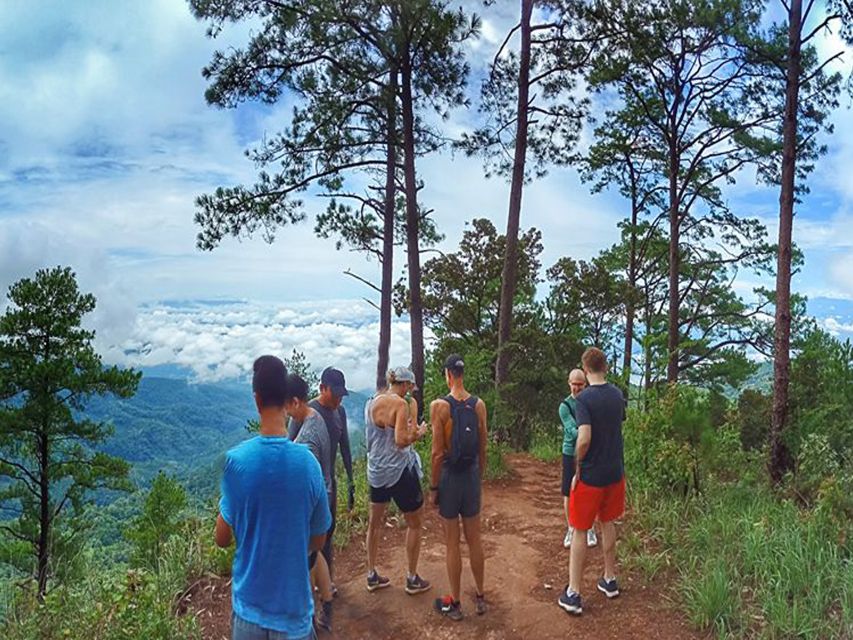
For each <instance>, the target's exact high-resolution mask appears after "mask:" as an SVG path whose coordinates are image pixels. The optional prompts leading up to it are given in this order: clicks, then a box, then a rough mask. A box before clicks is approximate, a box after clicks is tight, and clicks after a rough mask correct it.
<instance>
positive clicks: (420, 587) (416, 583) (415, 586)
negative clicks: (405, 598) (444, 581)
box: [406, 574, 432, 596]
mask: <svg viewBox="0 0 853 640" xmlns="http://www.w3.org/2000/svg"><path fill="white" fill-rule="evenodd" d="M431 588H432V585H431V584H430V583H429V582H427V581H426V580H424V579H423V578H421V577H420V576H419V575H418V574H415V575H414V576H412V577H411V578H406V593H408V594H409V595H410V596H414V595H417V594H418V593H423V592H424V591H429V590H430V589H431Z"/></svg>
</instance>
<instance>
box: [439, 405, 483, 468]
mask: <svg viewBox="0 0 853 640" xmlns="http://www.w3.org/2000/svg"><path fill="white" fill-rule="evenodd" d="M444 399H445V400H447V402H448V404H450V417H451V418H452V419H453V431H452V433H451V435H450V448H449V450H448V452H447V457H446V458H445V462H446V464H447V465H448V466H449V467H450V468H452V469H467V468H468V467H470V466H471V465H473V464H474V463H475V462H477V457H478V456H479V455H480V420H479V419H478V418H477V411H476V407H477V402H478V400H477V397H476V396H471V397H469V398H468V399H467V400H457V399H456V398H454V397H453V396H452V395H449V394H448V395H447V396H445V398H444Z"/></svg>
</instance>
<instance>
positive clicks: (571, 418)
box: [560, 396, 578, 456]
mask: <svg viewBox="0 0 853 640" xmlns="http://www.w3.org/2000/svg"><path fill="white" fill-rule="evenodd" d="M567 405H568V406H567ZM570 407H571V408H570ZM576 410H577V400H575V399H574V398H573V397H572V396H568V397H567V398H566V399H565V400H563V401H562V402H561V403H560V421H561V422H562V423H563V454H564V455H567V456H573V455H575V444H576V443H577V441H578V423H577V421H576V420H575V413H576Z"/></svg>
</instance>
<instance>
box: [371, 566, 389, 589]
mask: <svg viewBox="0 0 853 640" xmlns="http://www.w3.org/2000/svg"><path fill="white" fill-rule="evenodd" d="M390 586H391V581H390V580H389V579H388V578H386V577H385V576H380V575H379V574H378V573H376V572H375V571H374V572H373V573H371V574H369V575H368V576H367V590H368V591H376V590H377V589H384V588H385V587H390Z"/></svg>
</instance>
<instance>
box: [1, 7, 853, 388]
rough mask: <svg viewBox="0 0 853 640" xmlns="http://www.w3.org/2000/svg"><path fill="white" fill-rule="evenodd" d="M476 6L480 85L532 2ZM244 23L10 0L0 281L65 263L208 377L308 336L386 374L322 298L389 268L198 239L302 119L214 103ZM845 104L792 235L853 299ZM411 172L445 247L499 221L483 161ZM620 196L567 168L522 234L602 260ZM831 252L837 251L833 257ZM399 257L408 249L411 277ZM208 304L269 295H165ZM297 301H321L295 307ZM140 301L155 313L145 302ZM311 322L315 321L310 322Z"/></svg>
mask: <svg viewBox="0 0 853 640" xmlns="http://www.w3.org/2000/svg"><path fill="white" fill-rule="evenodd" d="M464 4H465V6H466V8H467V9H469V10H471V9H473V10H476V11H477V12H478V13H480V14H481V15H482V16H483V17H484V22H483V29H482V36H481V38H480V39H479V41H478V42H477V44H476V45H475V46H472V47H471V49H470V51H471V66H472V70H473V75H472V78H471V81H470V89H469V95H470V96H472V97H474V98H475V97H476V96H477V95H478V93H479V85H478V80H477V74H478V73H482V70H483V69H485V67H486V65H487V64H488V63H489V62H490V60H491V58H492V56H493V55H494V50H495V47H496V46H497V45H498V43H500V42H502V41H503V38H504V35H505V34H506V33H507V31H508V29H509V28H510V27H511V26H512V24H514V23H515V21H516V20H517V19H518V16H517V11H518V6H517V5H516V4H510V3H505V2H498V3H495V4H494V5H492V6H491V7H489V8H483V7H482V5H481V3H480V2H479V1H476V0H466V2H465V3H464ZM250 28H251V25H236V26H233V25H229V26H228V27H227V28H226V31H225V33H224V34H223V36H222V38H221V39H220V40H217V41H213V42H211V41H210V40H208V39H206V38H205V36H204V30H205V26H204V25H203V24H201V23H199V22H197V21H196V20H195V19H194V18H193V17H192V16H191V15H190V13H189V10H188V7H187V4H186V2H183V1H180V0H178V1H175V0H151V1H150V2H144V3H137V4H127V3H115V2H112V1H110V0H92V1H91V2H86V3H82V2H79V3H61V4H57V3H50V4H44V3H31V2H25V1H23V0H14V1H10V2H3V3H0V43H2V51H3V55H2V56H0V122H3V127H2V131H0V211H2V213H0V252H2V253H0V285H2V286H4V287H6V286H8V285H9V284H10V283H11V282H13V281H14V280H15V279H17V278H19V277H23V276H26V275H31V274H32V272H33V271H34V270H35V269H36V268H38V267H43V266H52V265H55V264H69V265H71V266H73V267H74V269H75V270H76V271H77V273H78V275H79V278H80V284H81V288H83V289H84V290H87V291H93V292H94V293H95V294H96V295H97V297H98V310H97V312H96V314H95V316H94V317H93V318H92V323H93V326H95V327H96V329H97V330H98V332H99V341H100V343H101V344H104V345H123V346H128V345H130V346H129V347H128V348H132V347H133V345H134V344H135V345H137V346H138V345H139V344H142V343H150V348H149V350H148V351H147V352H146V353H147V355H146V356H145V358H147V359H148V360H149V361H150V362H161V363H168V362H177V363H179V364H180V363H183V364H187V365H188V366H196V365H194V364H193V363H195V362H199V363H204V365H198V366H199V369H198V371H199V375H212V374H210V371H214V372H216V373H215V375H230V374H231V373H232V372H233V371H242V370H245V367H246V366H247V364H246V363H247V362H248V361H249V360H251V358H252V357H253V356H254V355H257V353H256V352H257V351H258V350H260V349H263V348H270V349H271V348H273V347H274V346H275V345H278V346H279V347H278V348H281V349H283V350H285V351H286V350H287V349H288V348H290V347H292V346H297V345H298V344H302V345H307V346H308V347H310V348H311V349H312V350H316V352H317V353H318V358H317V359H318V360H319V359H323V360H330V359H334V358H340V359H341V360H342V361H344V362H347V363H352V366H353V367H358V368H359V370H360V369H361V368H364V369H365V370H366V371H367V372H368V374H367V379H368V380H370V379H372V368H371V366H367V367H364V366H363V364H362V363H363V362H365V361H369V360H370V359H372V358H373V357H374V355H373V351H374V350H375V341H376V336H377V335H378V330H377V329H376V327H375V325H371V323H375V318H373V319H372V320H371V319H369V318H367V317H365V316H363V315H362V314H361V312H360V311H358V309H359V308H360V307H359V305H361V303H352V302H346V303H335V304H333V305H323V306H318V302H320V301H324V300H335V299H349V300H352V299H355V298H357V297H358V296H361V295H368V296H370V295H371V294H372V292H370V291H369V290H367V289H365V288H364V287H363V285H361V284H359V283H357V282H356V281H355V280H353V279H350V278H347V277H346V276H344V275H342V271H344V270H345V269H347V268H352V269H353V270H355V271H356V272H358V273H359V274H361V275H363V276H365V277H368V278H370V279H374V280H375V279H377V278H378V274H379V268H378V265H377V264H376V263H375V262H369V261H368V260H367V259H366V258H365V257H364V256H363V255H359V254H353V253H350V252H337V251H335V250H334V246H333V243H332V242H330V241H327V240H321V239H318V238H316V237H314V234H313V231H312V227H313V222H312V221H310V220H309V221H307V222H306V223H304V224H301V225H297V226H294V227H287V228H285V229H282V230H281V231H280V233H279V237H278V239H277V241H276V243H275V244H273V245H272V246H270V245H266V244H265V243H263V242H262V241H261V240H259V239H252V240H247V241H243V242H238V241H236V240H233V239H227V240H226V241H224V242H223V243H222V246H221V247H219V248H217V249H216V250H215V251H213V252H212V253H201V252H199V251H197V250H196V249H195V246H194V245H195V235H196V232H197V229H196V227H195V225H194V223H193V221H192V215H193V212H194V205H193V199H194V198H195V196H197V195H198V194H200V193H204V192H209V191H210V190H212V189H214V188H215V187H216V186H219V185H230V184H233V183H236V182H240V181H246V180H252V179H253V177H254V174H255V169H254V167H252V165H251V163H249V162H248V161H247V160H246V159H245V157H244V156H243V154H242V150H243V149H244V148H245V147H246V146H247V145H251V143H252V140H254V139H257V138H258V137H260V136H261V135H263V134H264V133H270V132H273V131H275V130H278V129H279V128H281V127H282V126H283V125H284V124H285V123H286V119H287V116H288V110H289V105H288V104H286V101H285V102H282V103H280V104H278V105H276V106H275V107H271V108H267V107H258V106H256V105H247V106H243V107H241V108H239V109H237V110H236V111H221V110H217V109H213V108H211V107H208V106H207V105H206V104H205V102H204V98H203V94H204V89H205V81H204V80H203V79H202V77H201V74H200V71H201V68H202V67H203V66H204V65H205V64H206V63H207V62H208V61H209V60H210V56H211V53H212V51H213V50H214V49H216V48H227V47H228V46H230V45H235V46H240V45H242V44H243V43H245V42H246V40H247V34H248V33H249V30H250ZM475 103H476V100H475ZM834 117H835V119H836V123H837V130H836V134H835V135H834V136H833V138H832V139H831V140H829V143H830V148H831V152H830V155H829V156H827V157H826V158H824V159H822V160H821V161H820V164H819V168H818V171H817V172H816V174H815V177H814V179H815V185H817V186H816V188H815V189H813V194H812V196H811V197H810V198H809V200H807V203H806V205H805V206H804V209H805V210H807V213H808V215H802V216H799V217H798V219H797V222H796V225H797V226H796V230H795V234H796V235H795V237H796V239H797V241H798V242H799V243H800V245H801V246H803V247H804V248H805V250H806V252H807V262H808V264H816V265H819V267H818V268H816V269H813V270H812V271H809V272H807V274H804V280H807V282H806V283H805V284H804V286H805V288H810V289H811V290H816V289H818V288H819V289H820V290H827V291H830V290H831V291H833V292H835V293H839V294H841V293H843V292H844V291H846V292H848V293H849V294H850V295H852V296H853V277H851V276H850V270H849V269H848V268H847V265H849V264H850V259H851V257H853V254H851V252H850V251H848V250H849V249H851V248H853V245H851V241H850V238H851V237H853V222H852V221H853V213H851V211H853V210H851V209H850V207H849V203H850V202H853V191H851V189H853V186H851V185H853V182H851V181H850V180H849V177H848V176H847V173H849V172H846V169H847V168H848V167H849V166H851V164H853V136H851V135H850V132H851V131H853V117H851V115H850V113H849V112H845V111H841V110H840V111H839V112H837V113H836V114H835V116H834ZM473 118H475V114H474V113H473V112H472V111H464V110H459V111H457V112H455V113H454V114H452V118H451V120H450V121H449V122H447V123H444V125H443V126H445V127H446V130H447V131H450V132H456V133H458V132H459V131H461V130H462V129H464V128H465V127H466V126H469V125H470V123H471V121H472V120H473ZM585 135H586V134H585ZM584 140H585V143H586V142H588V140H589V138H588V135H587V137H585V138H584ZM417 170H418V177H419V178H421V179H423V180H424V182H425V188H424V190H423V191H422V192H421V194H422V199H423V203H424V205H425V206H427V207H430V208H433V209H434V210H435V213H434V216H435V219H436V222H437V224H438V226H439V228H440V230H441V231H442V232H443V233H445V234H446V236H447V238H446V240H445V242H444V243H443V244H442V246H441V248H442V249H443V250H445V251H446V250H453V249H454V248H455V247H456V244H457V242H458V240H459V238H460V237H461V233H462V231H463V229H464V222H465V221H469V220H471V219H472V218H474V217H479V216H484V217H488V218H490V219H491V220H493V221H494V222H495V225H496V227H497V228H498V229H499V230H501V231H503V229H504V228H505V220H506V212H507V203H508V196H509V186H508V184H507V183H506V182H505V181H503V180H501V179H492V180H486V179H485V178H484V177H483V173H484V172H483V169H482V165H481V163H480V160H479V159H470V158H465V157H463V156H456V157H455V158H451V156H450V155H449V154H444V155H436V156H432V157H428V158H423V159H420V160H419V163H418V167H417ZM737 189H738V192H737V193H738V194H739V195H740V194H748V193H752V194H753V197H754V198H757V199H758V200H760V204H754V206H755V208H756V209H760V210H762V211H765V212H768V213H769V214H771V215H770V219H771V220H772V214H773V212H774V209H775V207H776V204H775V203H776V198H777V196H776V194H775V191H773V190H770V189H765V190H758V189H750V185H749V179H748V177H747V176H744V178H743V180H741V182H740V183H739V185H738V187H737ZM845 197H846V198H847V205H844V206H841V205H840V204H839V199H841V198H845ZM306 206H307V208H308V209H309V211H310V212H311V213H312V214H313V213H316V212H318V211H319V210H321V209H322V208H323V207H324V206H325V202H323V201H320V200H319V199H316V198H311V197H310V196H309V197H307V198H306ZM625 208H626V207H625V203H624V202H623V201H621V200H620V199H619V198H618V197H617V196H615V195H613V194H603V195H599V196H593V195H591V194H590V192H589V188H588V186H587V185H583V184H581V183H580V181H579V180H578V178H577V175H576V172H574V171H573V170H569V169H554V170H553V171H552V172H551V173H550V175H549V176H548V177H547V178H545V179H543V180H537V181H535V182H533V183H532V184H531V185H529V186H528V187H527V188H526V189H525V192H524V196H523V209H522V228H528V227H530V226H536V227H537V228H539V229H540V230H541V231H542V232H543V242H544V245H545V254H544V255H543V260H542V262H543V265H544V266H545V267H547V266H549V265H550V264H552V263H553V262H554V261H556V259H557V258H559V257H561V256H563V255H569V256H572V257H575V258H581V259H588V258H590V257H592V256H593V255H595V253H597V252H598V251H599V250H600V249H602V248H605V247H607V246H608V245H610V244H611V243H613V242H615V241H616V240H617V239H618V230H617V229H616V222H617V221H618V220H619V219H620V218H621V217H623V212H624V211H625ZM827 248H833V249H834V250H835V253H833V254H832V256H831V259H830V258H827V257H826V255H827V254H826V250H827ZM815 256H818V257H819V258H820V257H822V259H815V258H814V257H815ZM425 257H426V256H425ZM404 262H405V257H404V254H403V252H402V251H398V253H397V255H396V257H395V264H396V265H397V273H398V274H400V273H402V268H401V267H402V265H403V264H404ZM805 276H807V277H805ZM198 298H213V299H222V298H235V299H239V300H245V299H249V300H264V301H268V303H267V306H266V307H264V309H265V311H263V312H260V311H258V307H257V305H255V304H249V305H247V308H246V309H241V308H240V306H239V305H233V306H232V307H231V308H228V309H223V308H217V310H216V311H215V312H210V311H209V310H208V311H205V312H204V313H197V312H192V313H190V312H189V311H186V312H184V313H179V312H177V311H176V310H175V309H174V308H172V307H163V306H157V305H156V304H155V305H154V306H151V303H156V302H157V301H160V300H167V299H180V300H188V299H198ZM299 301H303V302H304V301H313V307H311V306H309V307H299V306H298V305H297V306H295V305H296V303H298V302H299ZM140 303H149V306H148V307H145V308H143V309H142V310H141V311H140V312H139V313H138V314H137V311H136V309H137V306H138V304H140ZM270 304H272V306H270ZM363 306H366V305H363ZM368 309H369V307H368ZM196 311H197V310H196ZM305 318H310V319H311V324H310V325H308V326H310V327H314V328H316V331H311V330H309V329H307V328H306V325H305V324H304V322H303V323H302V324H300V323H299V320H300V319H301V320H305ZM404 327H405V323H396V324H395V332H397V333H395V344H397V343H399V344H400V345H402V346H399V345H398V346H395V347H394V348H395V349H398V351H396V352H395V353H397V354H398V356H399V357H401V358H402V357H405V360H406V361H407V360H408V357H407V353H408V346H407V345H408V337H407V331H406V330H405V328H404ZM131 336H132V338H131ZM332 338H334V339H333V340H332ZM119 351H120V350H119ZM283 352H284V351H283ZM111 353H117V351H116V350H115V349H113V350H111ZM208 353H209V355H206V354H208ZM246 354H247V355H246ZM309 357H311V354H310V353H309ZM169 358H177V359H176V360H173V361H170V360H169ZM312 361H314V358H312Z"/></svg>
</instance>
